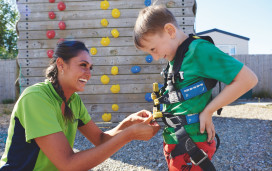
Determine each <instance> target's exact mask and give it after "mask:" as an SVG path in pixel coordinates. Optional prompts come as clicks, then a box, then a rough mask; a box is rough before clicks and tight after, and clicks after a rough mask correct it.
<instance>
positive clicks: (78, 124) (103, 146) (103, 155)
mask: <svg viewBox="0 0 272 171" xmlns="http://www.w3.org/2000/svg"><path fill="white" fill-rule="evenodd" d="M92 65H93V64H92V61H91V58H90V55H89V51H88V49H87V48H86V47H85V45H84V44H83V43H82V42H78V41H64V42H61V43H60V44H58V46H57V48H56V50H55V54H54V59H53V61H52V62H51V65H50V66H49V67H48V68H47V71H46V77H47V80H45V82H42V83H38V84H35V85H33V86H30V87H28V88H26V89H25V91H24V92H23V93H22V95H21V96H20V98H19V99H18V101H17V103H16V105H15V106H14V110H13V112H12V116H11V121H10V127H9V131H8V138H7V142H6V148H5V152H4V154H3V156H2V159H1V163H0V170H50V171H51V170H88V169H90V168H92V167H95V166H96V165H98V164H99V163H101V162H103V161H104V160H105V159H107V158H108V157H110V156H111V155H112V154H114V153H115V152H116V151H118V150H119V149H120V148H121V147H122V146H124V145H125V144H126V143H128V142H130V141H131V140H149V139H150V138H152V137H153V136H154V135H155V134H156V133H157V132H158V130H159V128H160V127H159V125H158V124H149V122H150V120H151V113H150V112H148V111H145V110H143V111H140V112H137V113H135V114H131V115H130V116H128V117H127V118H126V119H124V120H123V121H122V122H121V123H120V124H119V125H118V126H117V127H115V128H114V129H112V130H110V131H107V132H105V133H104V132H102V131H101V130H100V129H99V128H98V127H97V126H96V125H95V123H94V122H93V121H92V120H91V117H90V115H89V114H88V111H87V109H86V107H85V106H84V104H83V103H82V101H81V99H80V97H79V96H78V95H77V94H76V93H75V92H78V91H84V87H85V85H86V83H87V81H88V80H89V79H90V78H91V72H90V70H92ZM77 129H79V131H80V132H81V133H82V134H83V135H84V136H85V137H86V138H87V139H88V140H89V141H90V142H92V143H93V144H94V145H95V146H96V147H95V148H92V149H88V150H85V151H81V152H78V153H74V152H73V150H72V147H73V144H74V140H75V134H76V130H77Z"/></svg>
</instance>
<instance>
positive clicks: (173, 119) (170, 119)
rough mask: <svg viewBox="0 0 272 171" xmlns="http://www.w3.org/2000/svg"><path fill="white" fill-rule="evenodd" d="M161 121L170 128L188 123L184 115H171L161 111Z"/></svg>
mask: <svg viewBox="0 0 272 171" xmlns="http://www.w3.org/2000/svg"><path fill="white" fill-rule="evenodd" d="M162 121H163V122H164V124H165V125H167V126H168V127H172V128H176V127H183V126H185V125H187V124H188V123H187V120H186V116H185V115H173V114H171V113H166V112H163V117H162Z"/></svg>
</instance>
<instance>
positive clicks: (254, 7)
mask: <svg viewBox="0 0 272 171" xmlns="http://www.w3.org/2000/svg"><path fill="white" fill-rule="evenodd" d="M196 2H197V13H196V18H195V31H196V33H198V32H202V31H206V30H210V29H213V28H217V29H220V30H224V31H227V32H230V33H234V34H238V35H241V36H244V37H247V38H249V39H250V40H249V54H272V43H271V42H272V0H196Z"/></svg>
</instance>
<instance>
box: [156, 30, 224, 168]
mask: <svg viewBox="0 0 272 171" xmlns="http://www.w3.org/2000/svg"><path fill="white" fill-rule="evenodd" d="M199 38H202V39H205V40H208V41H209V42H211V43H213V40H212V39H211V38H210V37H209V36H201V37H198V36H194V35H193V34H190V35H189V37H188V38H187V39H186V40H185V41H184V42H183V43H182V44H181V45H180V46H179V47H178V50H177V53H176V56H175V61H174V65H173V70H172V71H169V67H170V65H169V63H168V65H167V67H166V69H164V70H163V72H162V75H163V76H164V86H163V87H162V88H161V89H160V90H159V87H158V83H153V92H152V94H151V98H152V100H153V101H154V106H153V119H158V118H162V121H163V122H164V123H165V125H167V126H168V127H172V128H174V130H175V135H176V137H177V140H178V142H179V143H178V144H177V145H176V147H175V149H174V150H173V151H172V152H171V154H170V156H171V157H172V158H174V157H176V156H178V155H181V154H184V153H188V154H189V156H190V160H191V162H192V163H193V164H194V165H198V166H200V167H201V168H202V169H203V170H204V171H215V167H214V165H213V164H212V162H211V161H210V160H209V158H208V155H207V154H206V153H205V152H204V151H203V150H201V149H199V148H198V147H197V146H196V144H195V143H194V142H193V140H192V139H191V138H190V136H189V135H188V134H187V132H186V131H185V128H184V126H185V125H189V124H193V123H197V122H199V114H198V113H195V114H189V115H173V114H172V113H168V112H162V111H160V104H172V103H177V102H183V101H186V100H188V99H191V98H193V97H196V96H198V95H201V94H203V93H206V92H207V91H209V90H211V89H212V88H214V87H215V86H216V84H217V80H214V79H208V78H205V79H203V80H201V81H199V82H196V83H193V84H191V85H189V86H187V87H185V88H182V89H176V88H175V85H174V84H175V83H176V82H177V80H179V81H180V82H182V81H183V79H184V78H183V71H180V68H181V65H182V62H183V59H184V56H185V53H186V52H187V51H188V47H189V45H190V43H191V42H192V41H193V40H195V39H199ZM166 87H167V88H168V93H166V94H163V93H164V92H165V88H166ZM221 111H222V109H219V110H218V111H217V113H218V114H220V113H221ZM216 139H217V146H216V149H218V147H219V144H220V139H219V137H218V135H217V134H216Z"/></svg>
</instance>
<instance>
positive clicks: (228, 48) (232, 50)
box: [216, 45, 236, 55]
mask: <svg viewBox="0 0 272 171" xmlns="http://www.w3.org/2000/svg"><path fill="white" fill-rule="evenodd" d="M216 47H218V48H219V49H220V50H222V51H223V52H225V53H226V54H228V55H235V54H236V47H235V45H216Z"/></svg>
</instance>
